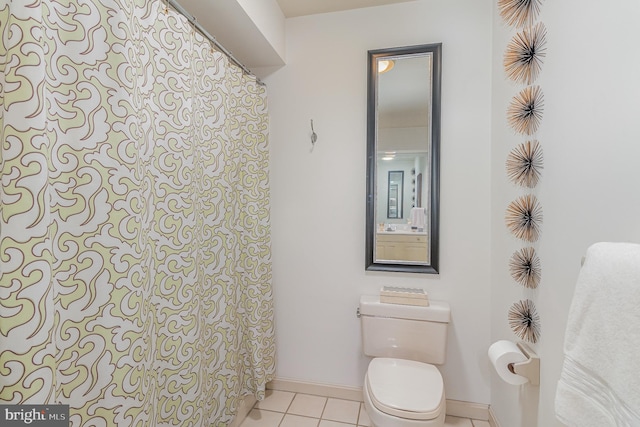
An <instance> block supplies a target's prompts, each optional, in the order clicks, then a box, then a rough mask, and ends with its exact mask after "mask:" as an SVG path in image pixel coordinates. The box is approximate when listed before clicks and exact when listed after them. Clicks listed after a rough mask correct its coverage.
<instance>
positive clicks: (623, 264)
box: [555, 243, 640, 427]
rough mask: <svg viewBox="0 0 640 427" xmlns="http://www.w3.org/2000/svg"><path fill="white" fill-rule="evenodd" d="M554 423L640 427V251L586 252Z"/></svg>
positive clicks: (602, 247) (624, 246) (614, 247)
mask: <svg viewBox="0 0 640 427" xmlns="http://www.w3.org/2000/svg"><path fill="white" fill-rule="evenodd" d="M564 355H565V359H564V364H563V366H562V372H561V375H560V381H558V388H557V390H556V400H555V410H556V417H557V418H558V420H560V421H562V422H563V423H565V424H566V425H568V426H570V427H609V426H611V427H638V426H640V245H637V244H632V243H596V244H594V245H592V246H591V247H590V248H589V249H588V250H587V254H586V258H585V262H584V265H583V266H582V270H581V271H580V274H579V277H578V282H577V284H576V289H575V292H574V296H573V301H572V302H571V308H570V310H569V319H568V323H567V330H566V335H565V343H564Z"/></svg>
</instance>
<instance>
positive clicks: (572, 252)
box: [491, 0, 640, 427]
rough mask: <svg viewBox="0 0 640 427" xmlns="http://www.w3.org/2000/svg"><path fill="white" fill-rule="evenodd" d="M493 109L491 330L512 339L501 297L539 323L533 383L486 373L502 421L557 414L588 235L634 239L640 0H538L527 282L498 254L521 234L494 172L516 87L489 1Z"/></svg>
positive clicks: (499, 167) (506, 189)
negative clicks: (535, 212) (535, 261)
mask: <svg viewBox="0 0 640 427" xmlns="http://www.w3.org/2000/svg"><path fill="white" fill-rule="evenodd" d="M493 3H494V15H493V16H494V35H493V51H494V55H493V67H494V70H493V107H492V110H493V120H492V134H493V137H492V141H493V144H492V150H493V155H492V162H493V167H492V184H491V185H492V188H493V197H492V210H493V212H492V214H491V215H492V224H493V226H492V227H493V245H492V246H491V249H492V253H493V259H492V274H491V275H492V280H491V281H492V284H493V286H492V298H491V307H492V320H491V330H492V334H491V335H492V340H497V339H513V340H514V341H515V340H516V339H515V337H514V335H513V334H512V333H511V332H510V330H509V327H508V323H507V311H508V309H509V307H510V305H511V304H512V303H513V302H514V301H517V300H519V299H521V298H523V297H530V298H532V299H534V300H535V302H536V304H537V307H538V312H539V314H540V317H541V323H542V339H541V341H540V342H539V344H538V345H536V346H535V347H536V348H537V351H538V352H539V354H540V356H541V364H542V373H541V385H540V388H539V389H538V388H533V387H530V386H523V387H520V388H518V387H514V386H510V385H507V384H505V383H503V382H502V381H500V380H499V379H498V378H497V375H496V374H495V373H492V380H491V395H492V397H491V404H492V407H493V410H494V411H495V413H496V414H497V416H498V419H499V420H500V422H501V424H502V426H506V427H510V426H522V427H533V426H538V427H542V426H544V427H554V426H559V425H561V424H559V423H558V422H557V421H556V420H555V415H554V398H555V388H556V383H557V381H558V378H559V376H560V370H561V367H562V346H563V340H564V330H565V327H566V318H567V313H568V308H569V305H570V302H571V298H572V296H573V290H574V287H575V283H576V279H577V275H578V272H579V269H580V260H581V258H582V256H583V255H584V253H585V250H586V248H587V247H588V246H589V245H591V244H592V243H595V242H598V241H635V242H640V220H639V219H640V191H639V190H638V186H639V183H640V167H638V160H639V159H640V126H638V121H639V117H640V115H639V113H640V108H639V107H638V100H639V99H640V80H639V79H638V76H640V56H639V55H637V54H636V50H637V48H636V46H635V43H634V41H635V40H639V39H640V26H638V24H637V23H638V22H640V3H638V2H632V1H627V0H612V1H610V2H585V1H579V0H563V1H556V2H549V1H547V2H544V4H543V6H542V15H541V17H540V20H541V21H542V22H544V23H545V25H546V27H547V30H548V38H547V40H548V41H547V57H546V60H545V64H544V67H543V71H542V75H541V77H540V79H539V81H538V83H539V84H540V85H541V87H542V88H543V90H544V98H545V107H544V118H543V120H542V126H541V128H540V130H539V132H538V135H537V137H538V139H539V141H540V142H541V143H542V144H543V148H544V157H545V159H544V172H543V178H542V182H541V183H540V184H539V188H538V189H537V190H536V191H535V193H536V195H537V196H538V198H539V200H540V202H541V204H542V207H543V209H544V223H543V234H542V237H541V239H540V241H539V243H538V244H537V245H536V247H537V250H538V253H539V255H540V259H541V262H542V281H541V283H540V287H539V289H538V291H537V292H530V293H525V292H523V291H522V290H521V289H520V288H519V286H518V285H516V284H515V282H514V281H513V280H512V279H511V278H510V276H509V274H508V260H509V257H510V256H511V254H512V253H513V252H514V251H515V250H516V249H518V248H519V247H521V244H520V243H518V242H516V241H515V240H514V239H513V238H511V237H510V236H509V234H508V232H507V231H506V228H505V226H504V210H505V208H506V206H507V204H508V203H509V202H510V201H511V200H512V199H513V198H514V197H515V196H517V195H518V194H521V191H520V190H518V189H516V188H514V187H513V186H512V185H511V184H510V183H509V182H508V180H507V178H506V175H505V172H504V161H505V159H506V156H507V154H508V153H509V151H510V150H511V149H512V148H513V147H515V145H516V144H517V143H519V142H520V140H521V138H519V137H518V136H516V135H515V134H514V133H513V132H512V131H511V130H510V129H509V128H508V126H507V124H506V119H505V117H506V116H505V112H506V108H507V106H508V103H509V102H510V100H511V97H512V96H514V95H515V94H516V93H517V90H518V89H519V88H520V87H521V86H519V85H515V84H511V83H508V82H507V81H506V80H505V77H504V73H503V68H502V55H503V52H504V49H505V47H506V46H507V44H508V42H509V40H510V38H511V37H512V36H513V35H514V34H515V30H512V29H511V28H508V27H507V26H506V25H505V24H503V23H502V21H501V19H500V17H499V16H498V14H497V12H496V11H495V3H496V2H493Z"/></svg>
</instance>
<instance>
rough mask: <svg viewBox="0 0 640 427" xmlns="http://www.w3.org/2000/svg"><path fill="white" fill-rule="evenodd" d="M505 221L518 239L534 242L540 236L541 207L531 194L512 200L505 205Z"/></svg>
mask: <svg viewBox="0 0 640 427" xmlns="http://www.w3.org/2000/svg"><path fill="white" fill-rule="evenodd" d="M505 223H506V225H507V228H508V229H509V231H511V233H512V234H513V235H514V236H516V237H517V238H518V239H522V240H526V241H527V242H535V241H537V240H538V238H539V237H540V227H541V225H542V207H541V206H540V203H538V199H537V198H536V196H534V195H533V194H527V195H526V196H522V197H520V198H518V199H517V200H514V201H513V202H511V203H510V204H509V206H508V207H507V213H506V215H505Z"/></svg>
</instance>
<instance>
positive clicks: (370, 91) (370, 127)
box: [365, 43, 442, 274]
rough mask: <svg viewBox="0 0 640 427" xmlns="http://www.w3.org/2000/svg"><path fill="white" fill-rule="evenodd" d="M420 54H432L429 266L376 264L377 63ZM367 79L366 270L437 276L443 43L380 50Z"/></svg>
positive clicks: (371, 56)
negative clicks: (389, 57) (382, 60)
mask: <svg viewBox="0 0 640 427" xmlns="http://www.w3.org/2000/svg"><path fill="white" fill-rule="evenodd" d="M420 53H432V55H433V56H432V63H431V65H432V70H431V73H432V76H431V78H432V102H431V105H432V111H431V114H432V116H431V145H430V147H429V150H430V154H431V165H430V167H431V170H430V172H431V175H430V176H429V182H428V185H430V200H429V201H428V202H429V206H428V212H429V213H430V221H431V223H430V235H429V255H430V256H429V263H428V264H409V263H407V264H404V263H388V262H384V263H382V262H376V260H375V248H376V241H375V238H376V224H375V220H376V219H375V218H376V212H375V209H376V169H377V167H376V160H377V155H376V154H377V153H376V145H377V144H376V137H377V127H378V124H377V120H376V119H377V115H376V103H377V92H376V90H377V87H378V73H377V60H378V59H379V58H381V57H387V56H393V57H398V56H402V55H415V54H420ZM368 59H369V62H368V70H367V71H368V79H367V176H366V180H367V194H366V199H367V200H366V238H365V269H366V270H367V271H397V272H405V273H427V274H438V271H439V270H438V269H439V261H440V254H439V247H440V103H441V79H442V43H434V44H424V45H417V46H406V47H399V48H390V49H377V50H370V51H369V52H368Z"/></svg>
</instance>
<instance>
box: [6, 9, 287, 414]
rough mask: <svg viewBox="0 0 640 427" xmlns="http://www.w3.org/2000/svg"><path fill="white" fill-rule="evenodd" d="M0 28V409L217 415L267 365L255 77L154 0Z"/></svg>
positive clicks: (261, 147)
mask: <svg viewBox="0 0 640 427" xmlns="http://www.w3.org/2000/svg"><path fill="white" fill-rule="evenodd" d="M0 35H1V37H2V39H1V41H0V137H1V138H0V144H1V146H0V403H5V404H7V403H15V404H17V403H29V404H42V403H47V404H52V403H62V404H68V405H70V414H71V424H72V425H73V426H85V425H86V426H89V425H90V426H115V425H117V426H224V425H228V424H229V423H230V422H231V421H232V420H233V418H234V416H235V413H236V410H237V407H238V405H239V404H240V402H241V400H242V397H243V396H245V395H247V394H253V395H255V396H256V397H257V398H262V397H263V396H264V388H265V383H266V382H267V381H269V380H271V379H272V377H273V373H274V369H275V344H274V327H273V303H272V294H271V259H270V228H269V227H270V226H269V184H268V166H269V165H268V141H267V130H268V121H267V104H266V93H265V89H264V87H262V86H260V85H259V84H257V83H256V82H255V79H253V78H250V77H247V76H245V75H243V73H242V72H241V71H240V70H239V69H238V68H237V67H235V66H232V65H231V64H230V63H229V60H228V59H227V58H226V56H224V55H223V54H221V53H219V52H217V51H216V50H215V49H214V48H213V47H212V45H211V44H210V43H209V42H208V41H206V40H205V39H204V38H203V37H202V36H201V35H200V34H198V33H197V32H195V31H194V30H193V29H192V28H191V26H190V24H189V23H188V22H187V20H186V19H185V18H184V17H182V16H181V15H179V14H177V13H176V12H174V11H173V10H171V9H167V8H166V6H165V5H164V4H163V3H162V2H160V1H159V0H154V1H151V0H24V1H13V2H12V1H10V0H0Z"/></svg>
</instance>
